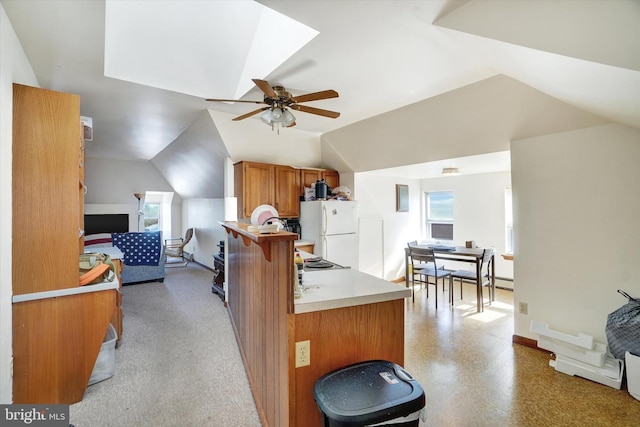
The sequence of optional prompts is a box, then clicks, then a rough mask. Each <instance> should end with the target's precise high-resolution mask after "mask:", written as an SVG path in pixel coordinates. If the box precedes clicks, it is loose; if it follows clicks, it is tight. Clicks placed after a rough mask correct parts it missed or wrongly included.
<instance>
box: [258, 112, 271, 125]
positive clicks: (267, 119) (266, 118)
mask: <svg viewBox="0 0 640 427" xmlns="http://www.w3.org/2000/svg"><path fill="white" fill-rule="evenodd" d="M260 120H262V123H264V124H265V125H268V126H271V125H273V113H272V112H271V110H266V111H265V112H264V113H262V114H260Z"/></svg>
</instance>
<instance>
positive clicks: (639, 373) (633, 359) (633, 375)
mask: <svg viewBox="0 0 640 427" xmlns="http://www.w3.org/2000/svg"><path fill="white" fill-rule="evenodd" d="M624 356H625V362H626V366H627V390H629V393H630V394H631V396H633V397H635V398H636V399H638V400H640V356H634V355H633V354H631V353H629V352H628V351H627V352H626V353H625V355H624Z"/></svg>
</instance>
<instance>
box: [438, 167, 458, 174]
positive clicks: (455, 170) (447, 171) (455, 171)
mask: <svg viewBox="0 0 640 427" xmlns="http://www.w3.org/2000/svg"><path fill="white" fill-rule="evenodd" d="M459 173H460V171H459V170H458V168H442V175H458V174H459Z"/></svg>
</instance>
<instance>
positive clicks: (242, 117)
mask: <svg viewBox="0 0 640 427" xmlns="http://www.w3.org/2000/svg"><path fill="white" fill-rule="evenodd" d="M269 108H270V107H263V108H258V109H257V110H253V111H251V112H248V113H247V114H243V115H241V116H238V117H235V118H233V119H232V120H233V121H238V120H243V119H246V118H247V117H251V116H255V115H256V114H258V113H261V112H262V111H264V110H268V109H269Z"/></svg>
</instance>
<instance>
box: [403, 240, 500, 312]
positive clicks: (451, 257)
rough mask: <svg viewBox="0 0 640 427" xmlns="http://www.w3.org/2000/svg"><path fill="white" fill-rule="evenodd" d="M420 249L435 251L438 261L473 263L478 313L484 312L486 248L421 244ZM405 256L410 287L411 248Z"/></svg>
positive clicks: (492, 267) (493, 272)
mask: <svg viewBox="0 0 640 427" xmlns="http://www.w3.org/2000/svg"><path fill="white" fill-rule="evenodd" d="M416 247H418V248H423V249H433V254H434V257H435V258H436V259H439V260H443V261H460V262H467V263H468V262H472V263H474V264H475V268H476V298H477V300H478V308H477V309H478V312H481V311H484V304H483V296H482V271H481V269H482V255H483V254H484V248H480V247H475V248H467V247H466V246H445V245H432V244H421V245H416ZM404 255H405V263H404V265H405V276H404V277H405V285H406V287H409V265H410V264H411V259H410V257H409V248H408V247H407V248H405V249H404ZM494 258H495V255H494V256H493V257H492V258H491V261H489V262H490V267H489V270H490V273H489V274H490V276H491V277H490V280H491V284H490V286H491V300H492V301H494V300H495V294H496V292H495V289H496V268H495V263H494Z"/></svg>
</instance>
